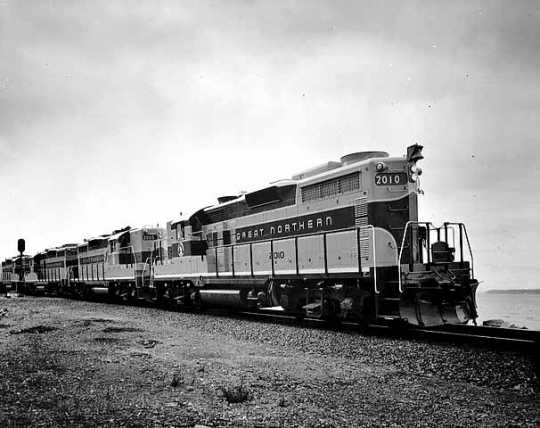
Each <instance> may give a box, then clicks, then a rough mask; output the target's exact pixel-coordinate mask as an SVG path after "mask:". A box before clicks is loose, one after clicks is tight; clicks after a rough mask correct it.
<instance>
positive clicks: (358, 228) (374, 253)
mask: <svg viewBox="0 0 540 428" xmlns="http://www.w3.org/2000/svg"><path fill="white" fill-rule="evenodd" d="M366 229H369V230H370V231H371V238H372V242H373V245H372V246H371V247H372V248H371V250H372V254H371V256H372V260H373V271H374V281H375V285H374V288H375V293H376V294H379V293H380V290H379V287H378V284H377V279H378V275H377V248H376V239H375V227H374V226H373V225H365V226H354V227H348V228H342V229H336V230H331V231H319V232H313V233H306V234H303V235H296V236H282V237H278V238H268V239H261V240H260V241H255V242H254V241H251V242H242V243H234V244H227V245H218V246H216V247H213V248H212V250H213V252H214V255H215V257H216V260H215V265H216V266H215V268H216V272H215V277H216V278H219V276H220V275H219V271H218V269H219V263H218V249H227V248H230V249H231V253H232V257H231V259H232V261H231V264H232V269H231V272H232V276H233V278H234V277H236V272H235V268H234V260H235V258H234V253H235V249H236V248H237V247H239V246H242V245H245V246H249V261H250V274H251V276H252V277H254V276H255V273H256V272H255V271H254V267H253V245H254V244H264V243H267V244H270V247H271V249H272V254H273V252H274V251H273V247H274V243H275V242H276V241H282V240H286V239H291V240H294V258H295V266H296V269H295V270H296V274H297V275H299V274H300V267H299V263H298V240H299V239H300V238H304V237H308V236H321V237H322V238H323V245H324V248H323V254H324V272H325V274H328V270H329V267H328V244H327V241H326V237H327V236H328V235H331V234H335V233H340V232H352V231H355V230H356V231H357V240H356V241H357V247H358V260H357V263H358V266H357V270H358V272H359V273H360V272H361V269H362V262H361V254H360V231H361V230H366ZM271 264H272V266H271V272H272V276H274V275H275V267H274V261H273V260H271Z"/></svg>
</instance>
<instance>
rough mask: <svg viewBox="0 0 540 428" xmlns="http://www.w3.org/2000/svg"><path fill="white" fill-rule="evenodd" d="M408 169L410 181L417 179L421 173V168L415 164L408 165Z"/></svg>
mask: <svg viewBox="0 0 540 428" xmlns="http://www.w3.org/2000/svg"><path fill="white" fill-rule="evenodd" d="M409 171H410V177H411V181H416V180H418V177H420V176H421V175H422V168H420V167H419V166H417V165H416V164H412V165H411V166H410V167H409Z"/></svg>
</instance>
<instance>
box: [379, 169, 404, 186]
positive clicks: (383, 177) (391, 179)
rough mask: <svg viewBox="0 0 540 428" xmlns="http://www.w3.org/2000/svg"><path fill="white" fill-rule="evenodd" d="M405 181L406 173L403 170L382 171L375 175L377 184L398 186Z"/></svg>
mask: <svg viewBox="0 0 540 428" xmlns="http://www.w3.org/2000/svg"><path fill="white" fill-rule="evenodd" d="M406 183H407V174H405V173H404V172H396V173H384V174H377V175H376V176H375V184H376V185H377V186H400V185H404V184H406Z"/></svg>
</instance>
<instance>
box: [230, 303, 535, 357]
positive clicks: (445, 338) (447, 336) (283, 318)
mask: <svg viewBox="0 0 540 428" xmlns="http://www.w3.org/2000/svg"><path fill="white" fill-rule="evenodd" d="M235 315H236V316H239V317H246V318H250V319H253V320H260V321H262V322H276V323H280V324H300V323H303V324H304V325H306V326H309V327H313V328H323V329H334V330H336V329H339V330H344V331H357V332H360V331H361V332H362V333H363V334H373V335H378V336H387V337H394V338H400V339H405V340H406V339H411V340H424V341H430V342H447V343H455V344H467V345H470V346H477V347H487V348H494V349H503V350H511V351H518V352H524V353H536V354H537V355H538V357H539V359H540V331H538V330H528V329H517V328H501V327H484V326H474V325H445V326H440V327H432V328H420V327H405V325H400V326H398V327H397V328H396V326H392V325H390V324H370V325H368V326H367V327H366V326H364V327H363V328H362V329H360V326H359V324H356V323H350V322H346V323H339V324H337V323H331V322H328V321H323V320H318V319H309V318H306V319H303V320H302V321H299V320H297V319H296V318H295V317H293V316H288V315H285V314H275V313H271V312H236V313H235Z"/></svg>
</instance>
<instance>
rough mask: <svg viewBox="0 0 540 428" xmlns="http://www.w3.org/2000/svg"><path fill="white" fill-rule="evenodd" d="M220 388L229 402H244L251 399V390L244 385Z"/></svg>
mask: <svg viewBox="0 0 540 428" xmlns="http://www.w3.org/2000/svg"><path fill="white" fill-rule="evenodd" d="M219 389H220V390H221V392H222V393H223V396H224V397H225V400H227V403H229V404H232V403H243V402H245V401H248V400H250V399H251V391H250V390H249V389H248V388H247V387H245V386H244V385H240V386H231V387H227V386H220V387H219Z"/></svg>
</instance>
